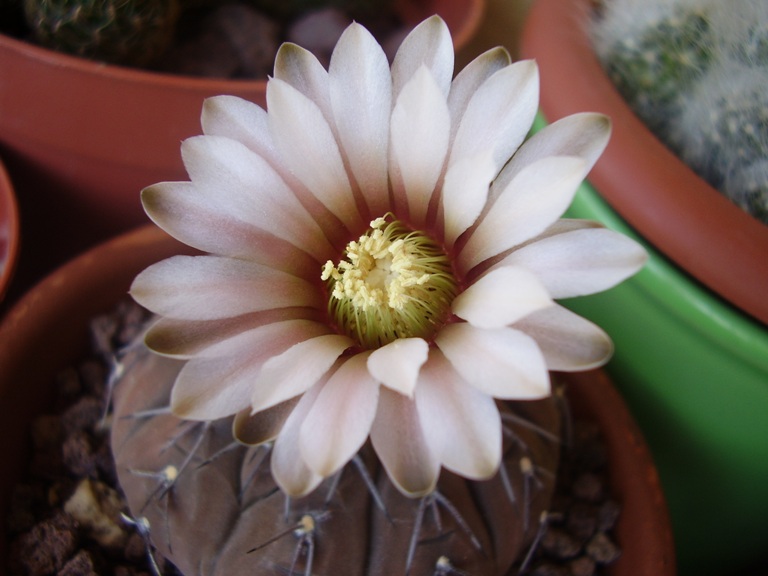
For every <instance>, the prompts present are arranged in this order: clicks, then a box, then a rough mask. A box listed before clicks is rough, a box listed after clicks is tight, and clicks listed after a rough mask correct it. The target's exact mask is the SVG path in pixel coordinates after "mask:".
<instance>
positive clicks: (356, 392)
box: [299, 354, 379, 477]
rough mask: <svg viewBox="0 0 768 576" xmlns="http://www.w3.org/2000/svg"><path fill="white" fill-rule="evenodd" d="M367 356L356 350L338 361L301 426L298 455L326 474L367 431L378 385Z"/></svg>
mask: <svg viewBox="0 0 768 576" xmlns="http://www.w3.org/2000/svg"><path fill="white" fill-rule="evenodd" d="M367 356H368V355H367V354H357V355H356V356H353V357H351V358H350V359H348V360H347V361H346V362H344V363H343V364H341V366H340V367H339V369H338V370H337V371H336V372H334V373H333V374H332V375H331V377H330V378H329V379H328V382H326V383H325V384H324V385H323V387H322V390H321V391H320V394H319V395H318V397H317V400H316V401H315V403H314V404H313V405H312V408H311V409H310V411H309V413H308V414H307V417H306V418H305V420H304V423H303V424H302V426H301V432H300V434H301V435H300V439H299V443H300V446H299V448H300V453H301V457H302V458H303V459H304V461H305V462H306V463H307V465H308V466H309V467H310V468H311V469H312V470H314V471H315V473H317V474H320V475H321V476H324V477H328V476H330V475H331V474H333V473H334V472H336V471H337V470H339V469H340V468H341V467H342V466H344V465H345V464H346V463H347V462H349V460H351V459H352V457H353V456H354V455H355V454H356V453H357V451H358V450H360V448H361V447H362V446H363V444H364V443H365V441H366V439H367V438H368V433H369V432H370V431H371V424H372V423H373V419H374V417H375V416H376V404H377V402H378V397H379V386H378V384H377V382H376V381H375V380H374V379H373V378H372V377H371V375H370V373H369V372H368V368H367V366H366V361H367V359H368V358H367Z"/></svg>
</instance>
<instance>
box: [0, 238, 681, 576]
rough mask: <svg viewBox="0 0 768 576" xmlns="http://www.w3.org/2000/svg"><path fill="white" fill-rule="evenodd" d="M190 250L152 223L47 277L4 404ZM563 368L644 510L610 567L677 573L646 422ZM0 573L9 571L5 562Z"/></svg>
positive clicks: (630, 501)
mask: <svg viewBox="0 0 768 576" xmlns="http://www.w3.org/2000/svg"><path fill="white" fill-rule="evenodd" d="M190 251H191V250H190V249H189V248H188V247H185V246H184V245H182V244H180V243H179V242H177V241H176V240H174V239H172V238H171V237H169V236H168V235H167V234H166V233H165V232H163V231H162V230H160V229H159V228H157V227H156V226H154V225H152V224H148V225H144V226H141V227H139V228H137V229H135V230H133V231H131V232H128V233H125V234H122V235H120V236H117V237H115V238H113V239H112V240H110V241H108V242H105V243H102V244H100V245H98V246H96V247H94V248H91V249H90V250H88V251H87V252H85V253H83V254H81V255H80V256H78V257H76V258H75V259H73V260H70V261H69V262H68V263H66V264H64V265H62V266H61V267H60V268H58V269H57V270H55V271H54V272H52V273H51V274H50V275H49V276H48V277H47V278H45V279H44V280H42V281H41V282H40V283H39V284H38V285H37V286H35V287H34V288H33V289H32V290H30V291H29V292H28V293H27V294H26V295H25V296H24V297H23V298H22V299H21V300H20V301H19V302H17V303H16V305H15V306H14V308H13V309H12V310H11V311H10V313H9V314H8V315H7V316H6V317H5V318H4V319H3V321H2V323H0V398H2V400H3V401H2V402H0V405H2V406H9V405H11V403H12V402H13V401H14V400H17V397H18V396H19V395H21V396H22V397H24V398H26V400H27V401H28V402H36V403H38V404H39V403H40V400H41V396H40V393H39V387H40V386H44V385H46V383H47V382H50V381H51V379H50V378H49V374H48V372H50V371H51V370H53V369H54V368H55V367H56V366H65V365H66V363H65V362H66V361H67V359H68V360H71V359H72V358H73V357H74V355H75V354H77V353H78V352H77V351H78V350H80V349H81V346H82V344H83V342H81V341H79V340H77V339H75V338H73V337H72V334H73V333H74V332H75V331H81V330H84V329H85V323H86V320H84V319H87V318H89V317H91V316H94V315H96V314H99V313H102V312H107V311H109V310H110V309H111V307H112V306H114V305H115V303H116V295H119V294H121V293H123V294H125V293H126V291H127V288H128V286H129V285H130V281H131V280H132V278H133V277H134V276H135V274H136V273H137V272H138V271H140V270H141V269H143V268H144V267H146V266H147V265H149V264H150V263H151V262H153V261H156V260H159V259H162V258H166V257H168V256H171V255H172V254H178V253H182V252H185V253H190ZM92 278H93V279H94V280H91V279H92ZM62 322H66V323H67V325H68V326H69V329H67V330H56V329H55V328H56V326H57V325H58V324H60V323H62ZM43 338H45V339H46V342H49V343H50V348H59V347H61V346H63V347H64V348H65V349H66V350H65V351H64V352H61V351H59V350H56V351H51V354H52V356H50V357H47V358H44V359H38V360H36V361H35V363H34V366H33V368H32V370H29V369H28V368H29V366H27V365H25V363H24V362H25V361H24V359H23V356H24V350H25V347H26V346H29V343H30V342H33V341H39V340H41V339H43ZM28 363H29V361H27V364H28ZM25 369H26V370H25ZM21 370H25V372H24V373H25V377H28V382H27V385H26V388H27V390H19V389H18V388H19V387H16V386H13V384H14V382H13V380H12V377H13V375H14V373H18V372H19V371H21ZM564 376H566V377H567V378H568V381H569V382H570V383H571V384H570V387H569V390H570V392H569V397H570V398H571V399H572V400H573V401H576V402H575V403H574V404H573V406H574V408H575V411H576V413H577V414H583V415H586V416H588V417H590V418H594V419H595V420H596V421H597V422H598V423H599V425H600V427H601V429H602V430H603V431H604V432H605V433H606V441H607V448H608V451H609V454H610V459H611V466H610V477H611V484H612V490H614V496H616V497H617V498H620V499H621V501H622V506H623V510H624V511H623V512H622V514H623V515H624V516H622V518H624V517H629V515H632V516H633V517H634V515H637V514H639V515H640V519H639V520H633V521H631V522H630V521H623V522H622V520H621V519H620V521H619V527H618V529H617V538H618V539H619V544H620V545H621V546H622V548H623V556H622V558H621V559H619V560H618V562H617V563H616V564H615V565H613V566H612V567H611V568H610V569H609V571H608V574H611V575H613V576H628V575H629V574H631V575H632V576H673V575H674V573H675V557H674V546H673V541H672V532H671V526H670V522H669V517H668V513H667V508H666V503H665V500H664V495H663V493H662V491H661V487H660V484H659V479H658V473H657V471H656V468H655V466H654V463H653V460H652V457H651V455H650V451H649V449H648V447H647V446H646V444H645V441H644V439H643V437H642V435H641V433H640V431H639V428H638V427H637V425H636V424H635V422H634V420H633V419H632V417H631V415H630V413H629V411H628V409H627V407H626V405H625V404H624V402H623V400H622V398H621V396H620V395H619V394H618V392H617V391H616V390H615V389H614V388H613V387H612V385H611V384H610V381H609V379H608V377H607V376H606V374H605V373H604V372H603V371H601V370H594V371H590V372H585V373H579V374H568V375H564ZM22 388H25V387H22ZM14 406H15V408H18V409H14V414H13V418H16V419H19V418H22V419H23V418H25V417H26V416H28V415H29V409H28V408H25V407H23V406H21V402H18V404H14ZM19 414H21V416H20V415H19ZM25 415H26V416H25ZM17 424H18V423H17ZM7 427H13V430H15V431H16V436H18V435H19V434H20V432H18V430H16V429H17V428H18V425H15V427H14V423H13V422H10V421H6V420H4V419H0V432H6V428H7ZM6 444H7V446H5V445H6ZM22 444H23V443H22V442H20V441H18V440H17V439H14V437H13V435H7V434H0V445H3V446H5V447H6V448H8V449H13V450H15V451H16V454H15V456H14V457H11V458H10V459H9V465H10V466H11V467H13V466H15V465H17V464H18V463H19V462H20V460H21V458H22V452H21V451H22ZM619 471H621V473H619ZM11 480H12V479H9V478H8V477H7V476H6V475H3V477H2V478H0V481H1V482H0V483H2V485H3V486H4V487H7V486H8V482H10V481H11ZM630 494H632V496H631V497H630ZM0 496H2V497H3V498H5V496H3V495H1V494H0ZM6 504H7V503H4V504H3V506H5V505H6ZM0 508H2V506H0ZM1 512H2V510H1V509H0V513H1ZM638 531H639V532H638ZM639 534H644V535H645V536H643V537H640V536H639ZM4 547H5V543H4V541H3V542H0V559H1V558H2V553H3V550H4ZM641 566H642V568H641ZM0 574H3V568H2V567H0Z"/></svg>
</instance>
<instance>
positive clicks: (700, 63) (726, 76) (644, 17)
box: [592, 0, 768, 223]
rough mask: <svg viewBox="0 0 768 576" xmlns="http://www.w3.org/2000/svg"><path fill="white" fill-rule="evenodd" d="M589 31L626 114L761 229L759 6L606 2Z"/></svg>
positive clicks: (757, 1)
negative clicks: (626, 106) (634, 116)
mask: <svg viewBox="0 0 768 576" xmlns="http://www.w3.org/2000/svg"><path fill="white" fill-rule="evenodd" d="M592 32H593V39H594V44H595V49H596V51H597V53H598V57H599V58H600V60H601V62H602V63H603V66H604V67H605V69H606V71H607V73H608V75H609V76H610V78H611V80H612V81H613V82H614V83H615V84H616V87H617V89H618V90H619V92H621V94H622V96H624V98H625V99H626V100H627V102H628V103H629V105H630V106H631V107H632V108H633V110H634V111H635V113H636V114H637V115H638V116H639V117H640V118H641V119H642V120H643V121H644V122H645V123H646V124H647V125H648V127H649V128H650V129H651V130H652V131H654V133H656V135H657V136H658V137H659V138H660V139H661V140H662V141H664V142H665V143H666V144H667V145H668V146H669V147H670V148H671V149H672V150H674V151H675V152H676V153H677V154H678V155H679V156H680V157H681V158H682V159H683V160H684V161H685V162H686V163H687V164H688V165H690V166H691V168H693V170H695V171H696V172H697V173H698V174H699V175H700V176H702V177H703V178H705V179H706V180H708V181H709V182H710V184H712V186H714V187H716V188H718V189H719V190H720V191H721V192H723V193H724V194H725V195H726V196H727V197H729V198H730V199H731V200H732V201H733V202H734V203H736V204H737V205H739V206H741V207H742V208H743V209H745V210H746V211H748V212H749V213H750V214H752V215H753V216H754V217H755V218H757V219H759V220H761V221H763V222H765V223H768V170H766V168H765V166H764V164H765V160H766V157H767V154H766V153H767V152H768V121H767V119H768V90H766V77H767V75H768V3H765V2H764V1H762V0H744V1H740V2H738V3H721V2H717V1H716V0H657V1H655V2H650V3H649V2H646V1H642V2H638V1H637V0H606V1H605V3H604V6H603V12H602V13H601V15H600V17H599V18H597V19H596V20H595V22H594V26H593V30H592ZM761 166H762V167H761Z"/></svg>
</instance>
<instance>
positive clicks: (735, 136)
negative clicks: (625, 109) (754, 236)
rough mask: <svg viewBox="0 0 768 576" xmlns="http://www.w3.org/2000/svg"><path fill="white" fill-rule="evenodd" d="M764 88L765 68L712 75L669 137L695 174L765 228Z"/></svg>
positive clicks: (735, 67)
mask: <svg viewBox="0 0 768 576" xmlns="http://www.w3.org/2000/svg"><path fill="white" fill-rule="evenodd" d="M766 87H768V67H763V68H760V67H758V68H750V67H746V66H743V65H740V63H738V62H730V63H729V65H728V66H723V67H721V68H719V69H718V70H716V71H713V73H712V74H709V75H707V77H706V78H705V79H703V80H702V81H701V82H700V83H699V84H698V85H697V87H696V90H695V92H693V94H692V95H693V97H692V99H691V102H690V105H689V106H688V107H687V108H686V109H685V111H684V112H683V114H682V116H681V117H680V123H679V127H677V131H676V132H675V133H673V134H672V137H673V141H674V142H675V143H676V147H677V148H679V149H680V150H681V157H682V158H683V160H685V161H686V163H688V164H689V165H690V166H691V167H692V168H694V170H695V171H696V172H697V173H699V174H701V175H702V176H703V177H705V178H706V179H707V180H708V181H709V182H711V183H712V184H713V185H714V186H716V187H718V188H719V189H720V190H722V191H723V193H724V194H725V195H726V196H728V197H729V198H730V199H731V200H732V201H733V202H734V203H736V204H737V205H739V206H741V207H742V208H743V209H745V210H746V211H748V212H749V213H751V214H753V215H754V216H755V217H756V218H758V219H760V220H762V221H763V222H766V223H768V171H767V170H766V164H767V163H768V89H767V88H766ZM686 142H687V143H686Z"/></svg>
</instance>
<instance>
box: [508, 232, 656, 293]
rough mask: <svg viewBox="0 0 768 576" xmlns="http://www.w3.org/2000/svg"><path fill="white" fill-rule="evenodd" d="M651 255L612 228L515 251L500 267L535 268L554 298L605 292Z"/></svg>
mask: <svg viewBox="0 0 768 576" xmlns="http://www.w3.org/2000/svg"><path fill="white" fill-rule="evenodd" d="M646 260H647V254H646V252H645V250H644V249H643V247H642V246H640V245H639V244H638V243H637V242H635V241H633V240H631V239H630V238H628V237H626V236H624V235H622V234H619V233H617V232H614V231H612V230H608V229H600V228H598V229H587V230H574V231H572V232H566V233H563V234H557V235H553V236H550V237H548V238H544V239H541V240H538V241H537V242H533V243H530V244H528V245H526V246H524V247H522V248H520V249H519V250H515V251H514V252H511V253H510V254H509V255H508V256H506V257H505V258H504V259H503V260H502V261H501V262H500V263H499V266H508V265H512V266H523V267H525V268H528V269H529V270H531V271H533V272H534V273H535V274H536V275H537V276H538V277H539V278H540V279H541V281H542V282H543V283H544V285H545V286H546V287H547V290H548V291H549V293H550V294H551V295H552V297H553V298H571V297H575V296H584V295H586V294H594V293H596V292H602V291H603V290H607V289H608V288H611V287H613V286H615V285H616V284H618V283H619V282H622V281H623V280H625V279H627V278H629V277H630V276H632V275H633V274H635V273H636V272H637V271H638V270H639V269H640V268H642V267H643V265H644V264H645V262H646Z"/></svg>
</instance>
